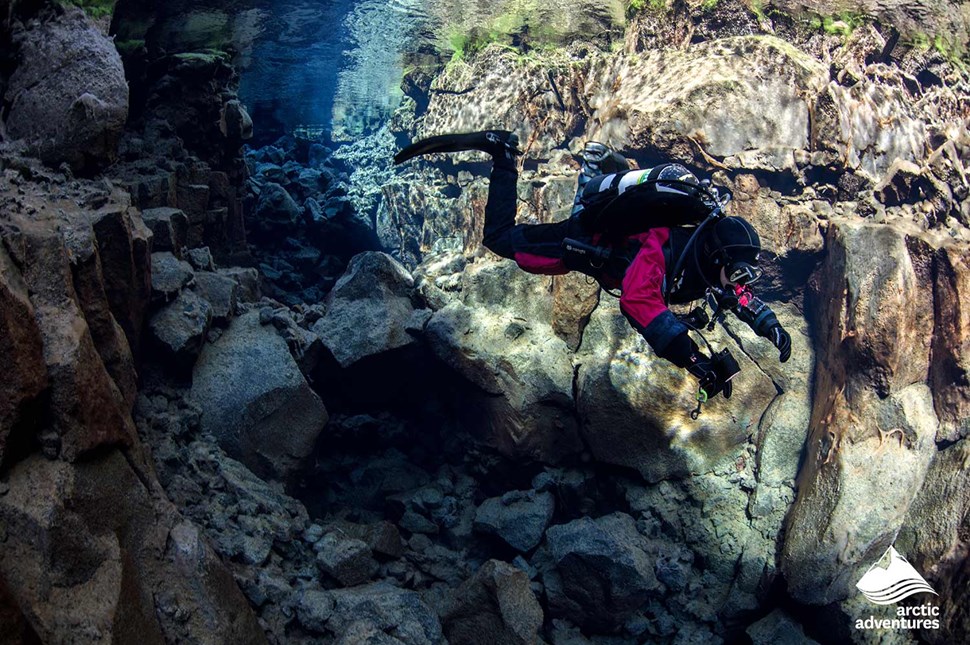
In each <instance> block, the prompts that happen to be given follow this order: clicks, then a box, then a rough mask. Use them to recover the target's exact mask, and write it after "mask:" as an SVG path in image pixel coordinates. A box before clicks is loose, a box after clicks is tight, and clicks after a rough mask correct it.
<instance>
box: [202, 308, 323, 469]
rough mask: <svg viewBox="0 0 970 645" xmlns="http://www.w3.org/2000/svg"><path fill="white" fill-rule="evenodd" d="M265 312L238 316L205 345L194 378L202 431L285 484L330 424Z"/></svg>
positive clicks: (321, 404)
mask: <svg viewBox="0 0 970 645" xmlns="http://www.w3.org/2000/svg"><path fill="white" fill-rule="evenodd" d="M259 318H260V317H259V313H258V312H251V313H248V314H245V315H243V316H240V317H239V318H236V319H235V320H234V321H233V322H232V324H231V325H230V327H229V329H228V330H226V332H225V333H224V334H223V335H222V337H221V338H219V340H217V341H216V342H215V343H213V344H211V345H206V346H205V347H204V348H203V350H202V354H201V355H200V356H199V360H198V362H197V363H196V365H195V370H194V372H193V376H192V398H193V399H194V400H195V401H196V402H197V403H198V404H199V406H200V407H201V408H202V411H203V412H202V428H203V429H204V430H205V431H207V432H211V433H212V434H213V435H214V436H215V437H216V438H217V440H218V441H219V443H220V445H222V446H223V447H224V448H225V450H226V452H227V453H228V454H229V456H231V457H234V458H236V459H239V460H240V461H242V462H243V463H245V464H246V465H247V466H249V467H250V468H252V469H253V470H254V471H255V472H257V473H259V474H261V475H263V476H265V477H270V478H274V479H279V480H283V481H286V480H287V479H289V478H290V477H292V476H294V475H296V474H297V473H298V472H299V469H300V467H301V466H302V464H303V461H304V460H305V459H306V457H307V456H308V455H309V454H310V452H311V451H312V450H313V447H314V445H315V444H316V440H317V436H318V435H319V434H320V431H321V430H322V429H323V426H324V425H326V423H327V410H326V408H324V406H323V403H322V402H321V401H320V398H319V397H318V396H317V395H316V394H315V393H314V392H313V391H312V390H311V389H310V386H309V385H307V382H306V380H305V379H304V378H303V374H301V373H300V369H299V367H297V364H296V362H295V361H294V360H293V357H292V356H291V355H290V351H289V349H288V348H287V346H286V341H284V340H283V339H282V338H281V337H280V336H279V334H277V333H276V330H275V329H274V328H273V327H272V326H263V325H262V324H260V319H259Z"/></svg>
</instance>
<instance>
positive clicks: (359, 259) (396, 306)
mask: <svg viewBox="0 0 970 645" xmlns="http://www.w3.org/2000/svg"><path fill="white" fill-rule="evenodd" d="M413 286H414V280H413V279H412V278H411V275H410V274H409V273H408V272H407V270H406V269H405V268H404V267H403V266H401V265H400V264H399V263H398V262H397V261H395V260H394V259H393V258H391V256H389V255H386V254H384V253H377V252H367V253H361V254H359V255H357V256H354V259H353V260H351V262H350V265H349V266H348V267H347V271H346V273H344V275H343V276H342V277H341V278H340V280H338V281H337V284H336V285H334V288H333V290H332V291H331V292H330V295H329V296H328V297H327V312H326V314H325V315H324V316H323V318H321V319H320V320H318V321H317V322H316V323H315V324H314V325H313V333H315V334H316V335H317V336H319V337H320V339H321V340H322V341H323V344H324V345H325V346H326V347H327V349H329V350H330V352H331V353H332V354H333V356H334V358H336V359H337V361H338V362H339V363H340V365H341V366H342V367H349V366H350V365H353V364H354V363H357V362H358V361H360V360H362V359H364V358H366V357H369V356H374V355H377V354H381V353H383V352H387V351H390V350H392V349H397V348H400V347H406V346H408V345H412V344H414V343H415V342H416V339H415V337H414V336H413V335H412V334H410V333H408V331H407V328H408V326H409V323H410V321H411V317H412V315H413V314H414V310H415V308H414V305H413V304H412V302H411V297H410V293H411V288H412V287H413Z"/></svg>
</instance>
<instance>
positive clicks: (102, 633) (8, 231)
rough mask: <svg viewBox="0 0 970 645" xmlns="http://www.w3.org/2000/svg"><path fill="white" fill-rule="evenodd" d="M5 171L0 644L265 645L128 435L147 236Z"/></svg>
mask: <svg viewBox="0 0 970 645" xmlns="http://www.w3.org/2000/svg"><path fill="white" fill-rule="evenodd" d="M2 160H3V164H4V166H5V167H6V168H7V170H6V171H5V172H4V175H3V178H2V179H0V193H2V194H3V195H6V196H7V197H4V198H3V199H4V203H3V211H2V215H0V330H2V332H3V333H2V340H0V351H2V353H3V358H4V361H5V363H6V365H7V369H6V373H5V376H4V378H3V379H2V381H0V382H2V385H0V458H2V460H3V461H2V468H3V471H4V482H3V484H2V489H3V493H2V494H0V532H2V534H3V538H4V548H3V550H2V553H0V588H2V589H3V594H2V595H3V599H2V603H0V604H2V605H3V607H4V609H3V614H4V618H3V619H2V621H0V622H2V624H3V626H4V627H3V630H4V635H5V636H10V635H14V634H17V633H20V634H23V635H24V638H26V639H29V638H35V639H37V640H39V641H43V642H61V641H64V640H65V639H67V640H70V639H77V640H110V641H112V642H122V641H129V640H132V639H141V640H144V641H146V642H151V643H164V642H193V641H194V642H241V643H261V642H265V639H264V637H263V635H262V632H261V630H260V629H259V626H258V624H257V623H256V619H255V616H254V615H253V613H252V611H251V610H250V608H249V606H248V605H247V603H246V600H245V598H244V597H243V596H242V594H241V593H240V592H239V589H238V587H237V586H236V584H235V582H234V580H233V579H232V576H231V575H230V573H229V571H228V570H227V569H226V568H225V566H224V565H223V564H222V562H221V560H220V559H219V558H218V557H217V556H216V554H215V553H214V552H213V551H212V549H211V548H210V547H209V546H208V545H207V544H206V542H205V541H204V540H203V539H202V538H201V537H200V534H199V530H198V528H197V527H196V526H195V525H193V524H192V523H191V522H189V521H187V520H186V519H185V518H184V517H183V516H182V515H181V514H180V513H179V511H178V510H177V509H176V508H175V507H174V506H173V505H172V504H171V502H169V501H168V499H167V498H166V496H165V494H164V493H163V492H162V490H161V487H160V486H159V482H158V479H157V478H156V476H155V473H154V471H153V469H152V468H151V466H149V465H148V464H147V463H146V462H145V450H144V447H143V445H142V444H141V442H140V439H139V437H138V436H137V434H136V433H135V425H134V423H133V420H132V417H131V409H132V406H133V404H134V399H133V398H131V397H132V396H136V395H137V392H136V373H135V365H136V363H135V360H134V358H133V355H132V351H131V347H132V346H134V345H135V343H136V342H137V339H138V338H139V337H140V336H141V334H142V331H143V328H144V318H145V313H146V311H147V310H148V308H149V300H150V296H151V289H150V283H151V280H150V275H151V256H150V253H149V250H150V239H151V234H150V232H148V231H147V229H146V228H145V227H144V225H143V224H142V223H141V220H140V217H139V215H138V211H137V210H135V209H132V208H129V206H128V203H127V199H126V198H125V196H124V195H123V194H120V193H118V192H111V191H108V190H107V189H106V187H105V184H103V183H94V182H73V183H69V182H68V181H67V179H66V178H65V177H64V176H62V175H60V174H58V173H52V172H50V171H49V170H46V169H45V168H43V167H42V166H41V165H40V164H39V163H37V162H35V161H32V160H25V159H22V158H18V157H11V156H7V155H6V154H5V155H4V156H3V157H2ZM10 166H14V167H16V168H18V169H19V170H13V169H11V168H10ZM12 194H16V195H17V197H16V198H10V195H12ZM69 204H73V206H70V207H68V206H67V205H69ZM129 339H130V340H131V343H130V344H129ZM51 590H55V591H51ZM11 607H16V608H18V609H17V610H16V611H17V612H18V613H19V614H20V615H21V617H20V619H19V620H18V621H17V622H16V624H14V625H11V623H10V621H9V616H10V614H11V612H10V608H11ZM8 628H9V629H8ZM213 630H214V631H213ZM213 634H218V636H215V637H214V636H213Z"/></svg>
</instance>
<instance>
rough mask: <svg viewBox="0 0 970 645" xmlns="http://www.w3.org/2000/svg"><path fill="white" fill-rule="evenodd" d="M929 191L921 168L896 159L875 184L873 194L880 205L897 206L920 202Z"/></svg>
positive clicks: (909, 162) (910, 162)
mask: <svg viewBox="0 0 970 645" xmlns="http://www.w3.org/2000/svg"><path fill="white" fill-rule="evenodd" d="M929 190H931V187H930V185H929V182H928V181H927V180H926V179H925V178H924V177H923V169H922V168H920V167H919V166H918V165H916V164H915V163H913V162H912V161H907V160H905V159H896V160H895V161H894V162H893V163H892V165H891V166H889V169H888V170H887V171H886V176H885V177H883V179H882V181H880V182H879V183H878V184H876V187H875V188H874V189H873V193H874V194H875V196H876V199H878V200H879V202H880V203H882V204H885V205H886V206H899V205H900V204H915V203H917V202H920V201H922V200H923V199H925V198H926V196H927V192H928V191H929Z"/></svg>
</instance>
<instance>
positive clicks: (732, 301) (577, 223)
mask: <svg viewBox="0 0 970 645" xmlns="http://www.w3.org/2000/svg"><path fill="white" fill-rule="evenodd" d="M476 135H478V136H479V139H481V136H483V135H488V138H487V139H485V140H475V139H474V137H475V136H476ZM448 136H449V135H446V136H444V137H437V138H435V139H437V140H439V141H437V142H436V141H435V139H430V140H424V141H422V142H418V143H416V144H413V146H410V147H409V148H406V149H405V150H404V151H402V152H401V153H399V155H398V157H396V160H397V161H398V162H399V163H400V161H403V160H405V159H407V158H410V157H413V156H415V155H416V154H424V153H426V152H443V151H452V150H458V149H461V150H467V149H477V150H484V151H486V152H490V153H491V154H492V156H493V160H494V165H493V168H492V173H491V181H490V183H489V188H488V202H487V204H486V206H485V227H484V239H483V243H484V245H485V246H486V247H487V248H488V249H490V250H491V251H493V252H494V253H496V254H498V255H500V256H502V257H506V258H510V259H512V260H515V262H516V263H517V264H518V265H519V267H521V268H522V269H523V270H525V271H528V272H530V273H537V274H542V275H561V274H565V273H568V272H569V271H571V270H576V271H581V272H583V273H585V274H587V275H590V276H592V277H593V278H595V279H596V280H597V281H598V282H599V283H600V284H601V285H602V286H603V287H604V288H606V289H619V290H620V292H621V295H620V310H621V311H622V312H623V314H624V316H626V318H627V320H628V321H629V322H630V324H631V325H632V326H633V327H634V328H635V329H636V330H637V331H638V332H640V334H642V335H643V337H644V338H645V339H646V341H647V342H648V343H649V344H650V346H651V348H653V350H654V352H656V354H657V355H658V356H660V357H662V358H665V359H667V360H669V361H670V362H672V363H674V364H675V365H677V366H678V367H682V368H686V369H688V370H689V371H690V372H691V373H692V374H694V375H695V376H697V377H698V378H699V379H700V380H701V383H702V385H704V386H706V387H705V389H706V390H707V394H708V395H709V396H713V395H715V394H716V393H718V392H724V394H725V396H730V383H729V382H717V381H718V379H717V378H715V376H714V370H713V368H712V365H711V359H710V358H709V357H707V356H705V355H704V354H703V353H701V352H700V350H699V348H698V347H697V345H696V344H695V343H694V341H693V340H692V339H691V338H690V336H689V335H688V333H687V332H688V327H687V325H686V324H685V323H684V322H683V321H682V320H680V319H678V318H677V316H675V315H674V314H673V313H672V312H671V311H670V310H669V309H668V308H667V305H668V303H671V304H681V303H689V302H692V301H694V300H698V299H701V298H705V297H706V296H708V295H709V293H710V292H711V291H713V292H714V293H717V294H718V296H719V298H718V300H719V301H720V302H721V305H722V307H723V306H727V307H728V308H729V310H731V311H733V312H734V313H735V314H736V315H737V316H738V318H740V319H741V320H743V321H744V322H745V323H747V324H748V325H750V326H751V328H752V329H753V330H754V331H755V332H756V333H757V334H758V335H759V336H763V337H765V338H768V339H769V340H771V342H772V343H773V344H774V345H775V346H776V347H777V348H778V349H779V351H780V356H779V357H780V360H781V361H782V362H785V361H787V360H788V358H789V356H790V354H791V338H790V337H789V335H788V333H787V332H785V330H784V329H783V328H782V326H781V324H780V323H779V322H778V319H777V318H776V316H775V314H774V313H773V312H772V311H771V309H770V308H769V307H768V306H767V305H766V304H765V303H764V302H762V301H761V300H760V299H759V298H757V297H755V296H754V294H753V293H752V292H751V289H750V286H749V285H748V284H736V285H733V284H732V285H728V286H727V287H722V283H721V273H722V268H725V267H732V268H733V266H735V265H739V266H745V267H747V268H748V269H749V271H750V268H751V267H752V266H756V265H757V258H758V253H759V252H760V250H761V244H760V240H759V238H758V235H757V233H756V232H755V231H754V229H753V228H752V227H751V225H750V224H748V223H747V222H746V221H745V220H743V219H741V218H738V217H726V218H723V219H720V220H719V221H717V222H716V223H715V224H714V226H713V227H711V229H710V230H708V231H704V232H703V234H702V236H701V239H698V240H696V241H695V242H694V244H693V248H691V249H688V251H687V255H686V256H685V260H686V261H685V262H684V263H683V264H684V269H683V272H682V274H681V276H679V277H677V278H675V277H673V276H669V275H668V273H669V271H668V267H672V266H673V265H674V264H675V263H676V262H677V261H678V259H679V258H680V257H681V254H682V253H683V252H684V250H685V248H686V247H687V243H688V240H689V238H690V236H691V234H692V232H693V230H694V229H693V228H683V227H676V226H670V225H659V226H655V227H649V228H648V226H649V225H644V224H643V223H644V222H651V221H652V220H653V219H656V220H657V222H658V223H660V224H662V223H666V222H677V221H685V222H692V223H694V224H696V223H697V222H698V221H699V219H698V218H697V217H696V216H695V215H691V214H687V215H686V216H685V215H682V214H677V213H674V214H673V216H672V217H671V216H667V217H662V216H660V214H658V216H657V217H656V218H654V217H653V213H651V212H648V213H638V214H637V217H638V220H639V221H638V225H636V226H632V227H630V226H628V227H627V229H626V230H624V229H623V228H622V227H620V228H616V229H615V230H614V231H613V232H603V231H601V230H599V231H598V230H595V229H594V228H591V227H593V226H595V224H594V222H595V218H592V217H584V215H587V214H588V213H586V212H585V211H584V209H583V208H577V209H576V211H575V212H574V214H573V216H572V217H570V218H569V219H566V220H563V221H561V222H556V223H553V224H516V223H515V215H516V209H517V197H516V194H517V193H516V182H517V180H518V171H517V170H516V165H515V155H517V154H519V153H518V150H517V148H516V143H517V141H516V139H515V138H514V135H513V134H511V133H508V132H504V131H493V132H488V133H472V134H469V135H455V136H460V137H466V139H464V140H461V141H460V142H457V143H456V142H455V141H454V140H452V139H448V138H447V137H448ZM442 142H445V143H442ZM470 142H471V143H470ZM473 144H477V145H473ZM422 145H423V146H424V148H423V149H422ZM446 145H450V146H451V150H449V149H447V148H445V147H444V146H446ZM459 146H465V147H459ZM663 180H672V181H671V182H670V183H668V184H665V183H664V182H663ZM690 182H692V183H694V184H697V183H698V181H697V178H696V177H694V175H693V174H691V173H690V172H689V171H687V169H686V168H684V167H683V166H680V165H678V164H663V165H660V166H657V167H655V168H651V169H647V170H637V171H621V172H618V173H611V174H608V175H600V176H597V177H593V178H592V179H590V180H589V182H588V183H586V184H585V186H584V185H583V184H584V182H582V181H581V184H580V190H581V191H582V192H583V193H584V195H586V196H591V197H592V198H593V199H592V200H591V201H595V198H596V197H597V195H596V193H602V194H604V195H612V196H617V197H618V196H620V195H623V194H625V193H626V192H627V191H628V190H629V188H631V187H633V186H638V185H639V184H649V185H650V186H651V187H652V189H653V190H654V192H656V193H658V194H659V197H660V198H661V199H655V200H654V202H653V203H655V204H666V205H668V208H667V210H668V211H669V210H671V209H676V208H680V209H681V210H683V209H690V208H694V206H691V205H693V204H696V203H697V200H696V199H695V197H694V195H692V194H688V193H689V192H690V191H689V188H685V187H684V186H685V184H687V183H690ZM631 194H632V192H631ZM647 197H648V198H649V197H650V196H649V195H647ZM654 197H657V195H655V196H654ZM678 199H680V200H681V201H679V202H678V201H677V200H678ZM577 201H581V200H577ZM601 201H603V200H601ZM671 205H672V206H671ZM701 217H703V215H702V216H701ZM628 219H629V218H628ZM631 229H639V230H631ZM617 231H619V232H617ZM570 241H575V242H578V244H571V242H570ZM576 247H579V249H580V251H581V252H580V253H579V254H578V255H577V254H575V253H571V252H570V251H569V250H568V249H573V250H575V249H576ZM583 247H585V248H586V252H585V253H583V252H582V249H583ZM742 273H743V272H742ZM757 275H760V271H757V273H756V274H751V273H749V276H750V277H756V276H757ZM668 278H669V279H677V283H676V284H675V285H670V288H668V285H667V283H666V280H667V279H668Z"/></svg>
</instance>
